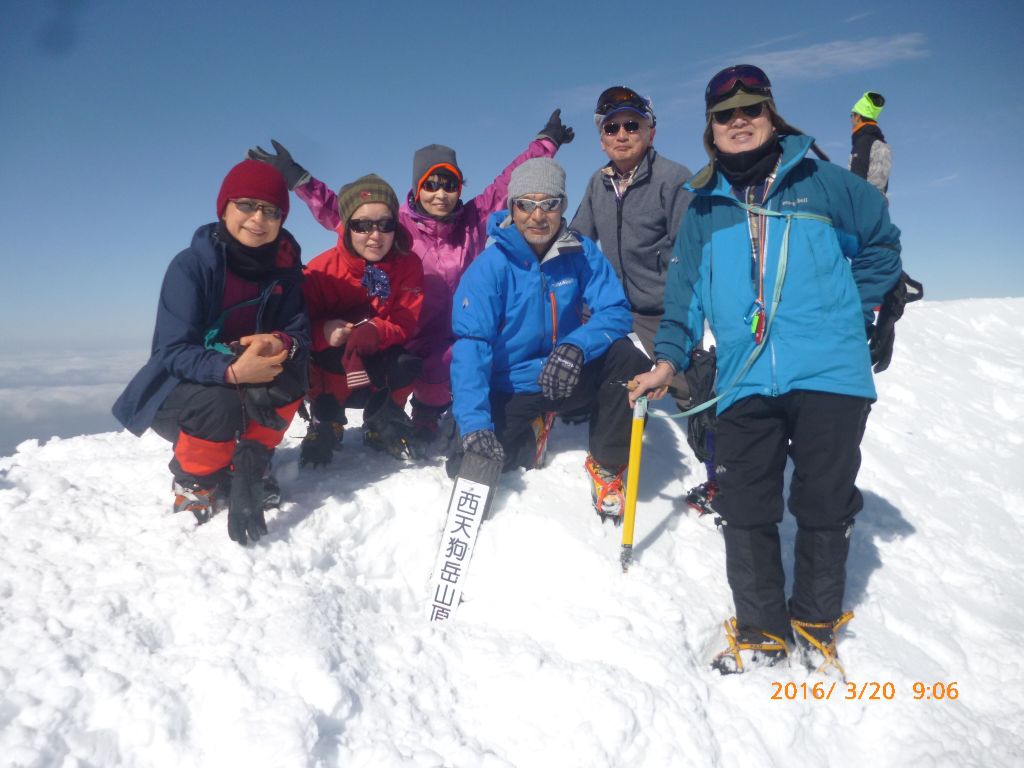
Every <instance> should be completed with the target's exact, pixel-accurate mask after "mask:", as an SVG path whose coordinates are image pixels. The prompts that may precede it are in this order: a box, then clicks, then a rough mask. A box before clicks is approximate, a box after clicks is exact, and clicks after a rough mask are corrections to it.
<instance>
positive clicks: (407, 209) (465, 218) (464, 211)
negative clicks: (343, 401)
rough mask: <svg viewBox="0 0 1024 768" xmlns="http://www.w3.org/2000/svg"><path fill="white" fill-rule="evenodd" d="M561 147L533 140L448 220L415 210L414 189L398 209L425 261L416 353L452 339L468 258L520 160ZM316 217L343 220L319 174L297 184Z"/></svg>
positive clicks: (331, 225) (329, 224)
mask: <svg viewBox="0 0 1024 768" xmlns="http://www.w3.org/2000/svg"><path fill="white" fill-rule="evenodd" d="M557 150H558V147H557V146H556V145H555V143H554V142H553V141H551V140H550V139H548V138H538V139H534V140H533V141H532V142H530V145H529V146H528V147H527V148H526V150H525V151H524V152H522V153H521V154H520V155H518V156H517V157H516V158H515V159H514V160H513V161H512V162H511V163H509V165H508V167H506V168H505V169H504V170H503V171H502V172H501V173H500V174H498V177H497V178H496V179H495V180H494V181H493V182H491V184H490V186H488V187H487V188H486V189H485V190H484V191H483V192H481V193H480V194H479V195H477V196H476V197H474V198H473V199H472V200H470V201H469V202H468V203H459V204H458V205H457V206H456V208H455V210H454V211H452V213H451V214H450V215H449V216H448V217H447V219H446V220H444V221H438V220H437V219H432V218H430V217H429V216H427V215H425V214H422V213H417V212H416V211H414V210H413V209H412V207H411V201H412V199H413V191H412V190H410V191H409V194H408V196H407V197H406V201H405V203H404V204H403V205H402V207H401V209H400V210H399V213H398V217H399V219H400V221H401V223H402V224H403V225H404V226H405V227H406V229H408V230H409V232H411V233H412V237H413V243H412V250H413V251H414V252H415V253H416V255H417V256H419V257H420V260H421V261H422V262H423V294H424V301H423V310H422V312H421V313H420V322H419V325H418V326H417V329H416V333H415V335H414V336H413V338H412V339H411V340H410V341H409V343H408V344H407V345H406V348H407V349H408V350H409V351H410V352H413V353H414V354H418V355H422V356H428V355H436V354H437V353H439V352H443V351H444V350H445V349H446V348H447V347H448V346H449V345H450V344H451V335H452V330H451V329H452V295H453V294H454V293H455V288H456V286H458V284H459V279H460V278H461V277H462V274H463V273H464V272H465V271H466V268H467V267H468V266H469V265H470V262H472V261H473V259H475V258H476V257H477V255H478V254H479V253H480V251H482V250H483V249H484V245H485V243H486V242H487V217H488V216H490V215H491V214H492V213H494V212H495V211H499V210H501V209H502V208H504V207H505V206H506V205H507V203H508V200H507V198H508V182H509V177H510V176H511V175H512V171H513V170H515V168H516V166H518V165H520V164H522V163H524V162H525V161H527V160H529V159H530V158H532V157H553V156H554V154H555V152H556V151H557ZM295 193H296V194H297V195H298V196H299V198H300V199H301V200H302V201H303V202H305V203H306V205H307V206H309V210H310V211H311V212H312V214H313V216H314V217H315V218H316V220H317V221H319V222H320V224H322V225H323V226H324V227H326V228H327V229H331V230H333V229H336V228H337V226H338V224H339V223H340V216H339V215H338V199H337V195H335V193H334V192H332V191H331V190H330V189H329V188H328V187H327V185H326V184H324V183H323V182H322V181H319V180H318V179H310V180H309V181H308V182H307V183H306V184H302V185H300V186H298V187H296V188H295Z"/></svg>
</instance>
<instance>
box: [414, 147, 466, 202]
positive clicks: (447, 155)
mask: <svg viewBox="0 0 1024 768" xmlns="http://www.w3.org/2000/svg"><path fill="white" fill-rule="evenodd" d="M436 171H448V172H449V173H451V174H452V175H453V176H454V177H455V178H456V179H458V181H459V184H464V183H465V181H464V180H463V178H462V169H461V168H459V163H458V161H457V160H456V159H455V150H454V149H452V148H451V147H446V146H445V145H444V144H427V146H425V147H420V148H419V149H417V150H416V153H415V154H414V155H413V156H412V191H413V194H414V195H417V196H418V195H419V193H420V186H421V185H422V184H423V182H424V181H426V180H427V179H428V178H429V177H430V175H431V174H432V173H434V172H436Z"/></svg>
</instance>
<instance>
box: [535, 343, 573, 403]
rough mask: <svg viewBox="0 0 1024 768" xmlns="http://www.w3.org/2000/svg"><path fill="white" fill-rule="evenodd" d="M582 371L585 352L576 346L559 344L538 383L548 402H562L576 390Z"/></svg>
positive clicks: (552, 352)
mask: <svg viewBox="0 0 1024 768" xmlns="http://www.w3.org/2000/svg"><path fill="white" fill-rule="evenodd" d="M582 371H583V350H582V349H580V348H579V347H577V346H576V345H574V344H559V345H558V346H557V347H555V348H554V349H553V350H551V354H550V355H548V359H547V362H546V363H544V367H543V368H542V369H541V371H540V376H538V377H537V383H538V384H540V388H541V391H542V392H543V393H544V397H546V398H547V399H548V400H562V399H563V398H566V397H568V396H569V395H571V394H572V391H573V390H574V389H576V385H577V384H579V381H580V373H581V372H582Z"/></svg>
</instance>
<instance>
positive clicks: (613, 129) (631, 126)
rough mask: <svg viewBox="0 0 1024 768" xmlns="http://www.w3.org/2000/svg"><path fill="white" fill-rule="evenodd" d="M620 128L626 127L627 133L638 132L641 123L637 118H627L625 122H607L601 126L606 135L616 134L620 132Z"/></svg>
mask: <svg viewBox="0 0 1024 768" xmlns="http://www.w3.org/2000/svg"><path fill="white" fill-rule="evenodd" d="M620 128H625V129H626V133H636V132H637V131H639V130H640V123H639V122H637V121H636V120H627V121H626V122H624V123H615V122H610V121H609V122H607V123H605V124H604V125H602V126H601V130H602V131H604V133H605V135H606V136H614V135H615V134H617V133H618V132H619V129H620Z"/></svg>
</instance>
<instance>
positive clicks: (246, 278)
mask: <svg viewBox="0 0 1024 768" xmlns="http://www.w3.org/2000/svg"><path fill="white" fill-rule="evenodd" d="M287 215H288V185H287V184H286V183H285V180H284V177H283V176H281V174H280V172H278V171H277V170H276V169H274V168H273V167H272V166H269V165H267V164H266V163H260V162H257V161H255V160H245V161H243V162H241V163H239V164H238V165H236V166H235V167H234V168H232V169H231V170H230V171H229V172H228V174H227V176H226V177H225V178H224V182H223V183H222V185H221V188H220V193H219V194H218V195H217V216H218V219H219V220H218V221H217V222H215V223H212V224H206V225H203V226H202V227H200V228H199V229H198V230H196V233H195V235H194V236H193V238H192V244H191V245H190V246H189V247H188V248H186V249H185V250H183V251H182V252H181V253H179V254H178V255H177V256H176V257H175V258H174V259H173V261H171V264H170V266H169V267H168V268H167V273H166V275H165V276H164V282H163V287H162V288H161V290H160V303H159V305H158V306H157V316H156V328H155V330H154V332H153V345H152V354H151V356H150V359H149V361H148V362H147V363H146V364H145V365H144V366H143V367H142V369H141V370H140V371H139V372H138V373H137V374H136V375H135V377H134V378H133V379H132V380H131V382H129V384H128V386H127V387H126V388H125V390H124V392H123V393H122V394H121V396H120V397H119V398H118V399H117V402H116V403H114V407H113V414H114V416H115V417H116V418H117V419H118V421H120V422H121V423H122V424H123V425H124V426H125V427H126V428H127V429H128V430H129V431H130V432H132V433H133V434H136V435H141V434H142V433H143V432H145V431H146V429H148V428H152V429H153V431H154V432H156V433H157V434H159V435H160V436H161V437H164V438H166V439H167V440H170V441H171V442H173V443H174V458H173V459H172V460H171V463H170V469H171V473H172V474H173V476H174V481H173V486H172V487H173V491H174V494H175V497H174V512H182V511H186V510H187V511H189V512H192V514H193V515H195V517H196V520H197V521H198V523H200V524H202V523H205V522H207V521H208V520H209V519H210V517H211V516H212V515H213V514H214V513H215V512H217V511H220V510H221V509H223V508H224V507H225V505H226V506H227V507H228V535H229V536H230V537H231V538H232V539H233V540H234V541H237V542H238V543H239V544H242V545H244V544H246V542H247V540H248V539H252V540H253V541H256V540H258V539H259V538H260V537H261V536H262V535H265V534H266V533H267V524H266V520H265V518H264V510H265V509H266V508H270V507H272V506H276V505H277V503H279V501H280V494H279V491H278V489H277V485H276V482H274V480H273V477H272V476H271V475H270V457H271V454H272V452H273V449H274V448H275V447H276V446H277V445H278V444H279V443H280V442H281V439H282V438H283V437H284V433H285V431H286V430H287V429H288V425H289V424H290V423H291V420H292V418H293V417H294V416H295V413H296V411H297V410H298V407H299V404H300V403H301V401H302V396H303V394H304V393H305V391H306V388H307V385H306V381H307V374H306V365H307V362H308V349H309V343H310V335H309V319H308V316H307V314H306V306H305V301H304V299H303V296H302V290H301V287H300V282H301V280H302V261H301V259H300V251H299V245H298V243H297V242H296V241H295V239H294V238H293V237H292V236H291V234H290V233H289V232H288V231H287V230H285V229H283V227H282V225H283V223H284V220H285V217H286V216H287Z"/></svg>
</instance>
